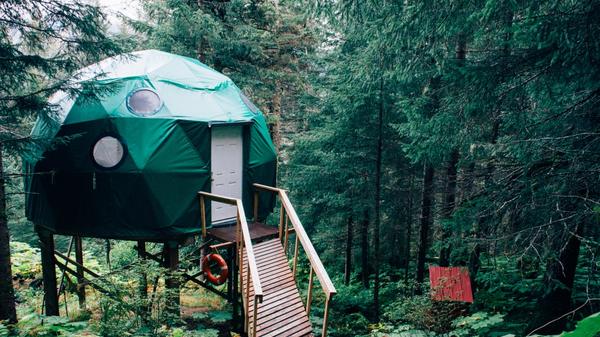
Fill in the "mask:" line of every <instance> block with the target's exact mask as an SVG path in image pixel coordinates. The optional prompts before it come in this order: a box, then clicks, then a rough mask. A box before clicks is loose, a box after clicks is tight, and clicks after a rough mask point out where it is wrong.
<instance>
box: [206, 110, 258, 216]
mask: <svg viewBox="0 0 600 337" xmlns="http://www.w3.org/2000/svg"><path fill="white" fill-rule="evenodd" d="M253 123H254V121H240V122H209V123H208V129H209V139H210V146H209V147H208V148H209V152H210V154H209V158H210V165H209V172H210V180H209V184H208V185H209V190H210V192H211V193H212V135H213V134H212V130H213V127H217V128H221V127H231V126H240V127H241V130H242V182H241V183H242V195H241V200H242V203H243V202H244V201H245V200H248V198H247V196H248V195H249V193H250V191H251V189H249V179H248V165H249V163H248V158H249V152H250V125H252V124H253ZM243 205H244V210H245V211H247V207H246V204H245V203H243ZM211 209H212V207H207V210H208V212H207V213H209V214H207V215H206V216H207V218H208V219H210V224H211V226H213V227H226V226H230V225H232V224H235V223H236V219H235V218H233V219H224V220H220V221H218V222H216V223H213V221H212V210H211Z"/></svg>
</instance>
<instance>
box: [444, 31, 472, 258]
mask: <svg viewBox="0 0 600 337" xmlns="http://www.w3.org/2000/svg"><path fill="white" fill-rule="evenodd" d="M455 56H456V62H457V65H458V66H459V67H462V66H463V65H464V62H465V59H466V57H467V40H466V37H465V35H464V34H462V33H461V34H459V35H458V41H457V43H456V55H455ZM459 156H460V153H459V152H458V149H457V148H454V149H452V152H451V153H450V160H449V161H448V168H447V171H446V188H445V191H444V204H443V205H442V214H441V215H442V249H441V250H440V260H439V265H440V266H442V267H447V266H448V265H449V264H450V252H451V251H452V246H451V244H450V242H447V241H448V239H449V238H450V229H449V228H446V226H447V222H448V220H449V219H450V218H451V217H452V213H454V209H455V207H456V172H457V165H458V160H459ZM445 222H446V223H445Z"/></svg>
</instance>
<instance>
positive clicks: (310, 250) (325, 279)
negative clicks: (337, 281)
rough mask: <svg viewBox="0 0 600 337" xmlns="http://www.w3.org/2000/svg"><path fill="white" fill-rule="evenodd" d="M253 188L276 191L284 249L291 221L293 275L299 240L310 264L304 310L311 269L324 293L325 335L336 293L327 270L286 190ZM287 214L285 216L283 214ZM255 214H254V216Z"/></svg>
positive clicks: (310, 298) (307, 306)
mask: <svg viewBox="0 0 600 337" xmlns="http://www.w3.org/2000/svg"><path fill="white" fill-rule="evenodd" d="M253 186H254V188H255V189H256V190H257V191H258V190H263V191H268V192H273V193H276V194H277V195H278V196H279V200H280V201H281V205H282V207H281V212H282V213H281V217H280V222H279V233H280V239H282V235H283V236H284V238H283V239H284V242H285V243H284V247H285V248H284V249H285V251H287V241H288V236H289V231H290V230H289V229H288V221H287V220H288V219H289V221H290V222H291V223H292V229H293V230H294V232H295V234H296V245H295V247H294V262H293V273H294V277H295V273H296V264H297V260H298V242H300V244H301V245H302V248H303V249H304V252H305V253H306V256H307V257H308V260H309V262H310V265H311V270H310V277H309V286H308V298H307V302H306V311H307V314H310V306H311V301H312V284H313V271H314V274H316V276H317V278H318V279H319V283H320V284H321V288H322V289H323V292H324V293H325V296H326V298H325V312H324V317H323V331H322V333H321V336H323V337H325V336H326V335H327V321H328V317H329V304H330V302H331V298H332V296H333V295H334V294H336V289H335V287H334V285H333V282H331V279H330V278H329V274H327V271H326V270H325V267H324V266H323V262H321V259H320V258H319V255H318V254H317V252H316V250H315V247H314V246H313V244H312V242H311V241H310V239H309V238H308V235H307V234H306V231H305V230H304V226H302V222H300V219H299V218H298V214H297V213H296V210H295V209H294V206H293V205H292V203H291V202H290V199H289V198H288V196H287V192H286V190H284V189H281V188H277V187H272V186H267V185H262V184H253ZM254 209H255V213H257V211H256V210H257V209H258V198H257V193H255V201H254ZM284 211H285V213H286V214H287V217H286V216H285V214H284ZM256 216H257V215H256V214H255V217H256ZM284 224H285V228H284Z"/></svg>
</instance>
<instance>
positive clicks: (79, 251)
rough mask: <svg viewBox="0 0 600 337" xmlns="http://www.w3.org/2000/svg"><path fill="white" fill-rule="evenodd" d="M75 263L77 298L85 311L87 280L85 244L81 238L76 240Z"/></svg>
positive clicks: (77, 237) (80, 307) (80, 306)
mask: <svg viewBox="0 0 600 337" xmlns="http://www.w3.org/2000/svg"><path fill="white" fill-rule="evenodd" d="M74 239H75V261H77V263H78V264H79V265H78V266H77V297H78V298H79V310H85V309H86V306H85V279H84V275H83V272H84V270H83V242H82V240H81V237H80V236H76V237H75V238H74Z"/></svg>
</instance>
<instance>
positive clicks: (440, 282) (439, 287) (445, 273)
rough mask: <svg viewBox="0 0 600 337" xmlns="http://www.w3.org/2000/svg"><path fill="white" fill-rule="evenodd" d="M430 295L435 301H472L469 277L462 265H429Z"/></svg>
mask: <svg viewBox="0 0 600 337" xmlns="http://www.w3.org/2000/svg"><path fill="white" fill-rule="evenodd" d="M429 281H430V284H431V296H432V298H433V299H434V300H435V301H459V302H469V303H473V291H472V290H471V278H470V277H469V271H468V270H467V268H463V267H438V266H429Z"/></svg>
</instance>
